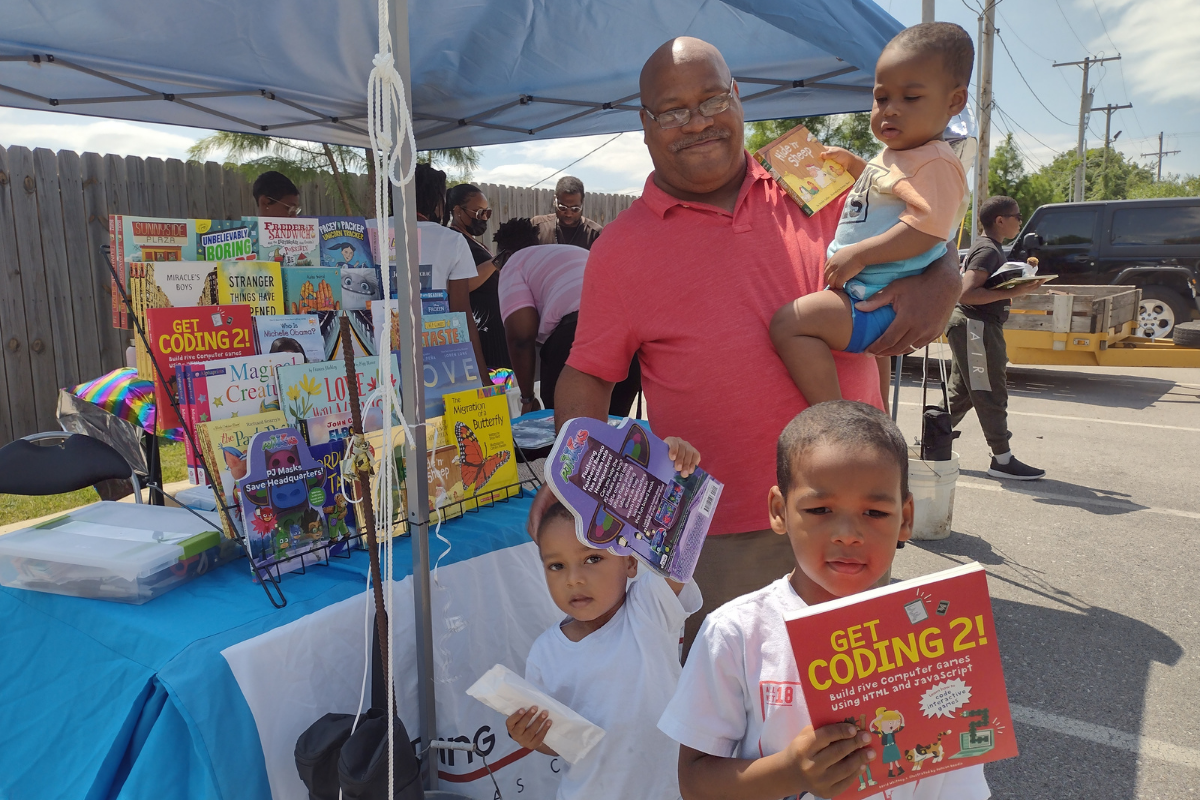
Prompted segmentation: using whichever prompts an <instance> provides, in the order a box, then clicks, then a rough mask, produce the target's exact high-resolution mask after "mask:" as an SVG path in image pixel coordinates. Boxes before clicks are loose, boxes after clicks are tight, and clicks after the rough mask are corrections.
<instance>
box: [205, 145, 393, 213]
mask: <svg viewBox="0 0 1200 800" xmlns="http://www.w3.org/2000/svg"><path fill="white" fill-rule="evenodd" d="M221 153H223V154H224V155H225V158H226V159H227V161H226V164H225V165H226V166H227V167H232V168H234V169H236V170H237V171H239V172H241V173H242V174H243V175H245V176H246V179H247V180H251V181H252V180H254V179H255V178H257V177H258V176H259V174H261V173H263V172H266V171H268V170H275V171H276V172H281V173H283V174H284V175H286V176H288V177H289V178H291V179H292V182H293V183H295V184H297V185H300V184H302V183H310V182H313V181H316V182H318V183H320V184H322V185H323V186H325V189H326V191H328V192H330V193H331V194H332V193H334V192H336V193H337V195H338V196H340V198H341V200H342V204H343V205H344V206H345V208H346V213H347V214H355V213H357V214H362V213H363V209H362V208H360V207H359V202H358V199H357V198H355V197H352V196H351V195H350V193H349V192H348V191H347V190H346V183H345V181H344V180H343V179H342V176H343V175H345V174H346V173H348V172H365V171H368V166H369V165H368V163H367V156H366V151H365V150H363V149H361V148H358V147H348V146H346V145H340V144H332V145H331V144H318V143H316V142H302V141H297V140H295V139H283V138H280V137H277V136H262V135H260V134H257V133H231V132H229V131H218V132H217V133H214V134H213V135H212V136H205V137H204V138H203V139H200V140H199V141H198V142H196V143H195V144H194V145H192V146H191V147H189V148H188V158H190V159H195V160H201V159H204V158H206V157H208V156H210V155H216V154H221Z"/></svg>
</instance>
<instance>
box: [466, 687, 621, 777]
mask: <svg viewBox="0 0 1200 800" xmlns="http://www.w3.org/2000/svg"><path fill="white" fill-rule="evenodd" d="M467 694H469V695H471V697H474V698H475V699H476V700H478V701H479V702H481V703H483V704H484V705H485V706H487V707H488V708H490V709H492V710H494V711H499V712H500V713H501V714H503V715H504V716H506V717H507V716H509V715H511V714H513V713H514V712H515V711H517V709H521V708H529V707H530V706H537V707H538V708H539V709H540V710H542V711H546V712H549V714H550V721H551V722H553V723H554V724H553V725H551V726H550V730H549V731H547V732H546V746H547V747H549V748H550V749H551V750H553V751H554V752H556V753H558V754H559V755H560V756H562V757H563V758H564V759H566V760H567V761H569V762H570V763H572V764H574V763H575V762H576V761H578V760H579V759H581V758H583V757H584V756H586V755H587V754H588V752H589V751H590V750H591V749H592V748H593V747H595V746H596V743H597V742H599V741H600V740H601V739H602V738H604V729H603V728H600V727H599V726H597V725H595V724H593V723H591V722H588V721H587V720H586V719H584V718H583V717H581V716H579V715H578V714H576V713H575V712H574V711H572V710H571V709H569V708H567V707H566V706H564V705H563V704H562V703H560V702H558V701H557V700H555V699H554V698H553V697H551V696H550V695H548V694H546V693H545V692H543V691H542V690H540V689H538V688H537V687H536V686H534V685H533V684H532V683H530V682H529V681H527V680H525V679H524V678H522V677H521V676H520V675H518V674H517V673H515V672H513V671H512V670H511V669H509V668H508V667H506V666H504V665H503V664H497V665H496V666H494V667H492V668H491V669H489V670H488V671H487V672H485V673H483V675H482V676H481V677H480V678H479V680H477V681H475V683H473V684H472V685H471V688H469V689H467Z"/></svg>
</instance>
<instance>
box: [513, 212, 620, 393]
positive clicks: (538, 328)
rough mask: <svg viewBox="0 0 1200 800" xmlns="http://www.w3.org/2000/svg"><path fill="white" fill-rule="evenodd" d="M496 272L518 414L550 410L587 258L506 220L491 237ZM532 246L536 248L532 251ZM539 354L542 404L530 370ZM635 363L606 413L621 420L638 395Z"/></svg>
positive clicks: (527, 225)
mask: <svg viewBox="0 0 1200 800" xmlns="http://www.w3.org/2000/svg"><path fill="white" fill-rule="evenodd" d="M493 238H494V240H495V242H496V251H497V253H496V259H495V260H496V261H497V262H499V263H500V264H502V265H503V267H504V268H503V270H501V272H500V286H499V294H500V318H501V319H503V320H504V331H505V336H506V337H507V339H508V352H509V357H510V358H511V360H512V365H513V372H514V373H515V374H516V378H517V385H518V386H520V387H521V413H522V414H524V413H527V412H529V411H536V410H537V409H538V408H539V407H544V408H554V387H555V385H556V384H557V383H558V375H559V373H560V372H562V368H563V366H564V365H565V364H566V363H567V357H568V356H570V354H571V345H572V343H573V342H574V341H575V327H576V324H577V323H578V321H579V298H580V295H581V294H582V291H583V270H584V266H585V265H586V264H587V257H588V252H587V250H584V249H583V248H582V247H574V246H572V245H561V244H546V245H543V244H539V242H538V230H537V227H536V226H534V225H533V223H532V222H531V221H530V220H528V219H525V218H517V219H510V220H509V221H508V222H505V223H504V224H503V225H501V226H500V227H499V228H498V229H497V231H496V234H495V236H494V237H493ZM535 245H536V246H535ZM539 346H540V348H541V362H542V363H541V381H542V385H541V392H540V394H541V398H542V402H541V404H540V406H539V404H538V401H537V398H535V397H534V396H533V383H534V371H535V369H534V365H535V356H536V355H537V349H538V347H539ZM641 387H642V379H641V371H640V370H639V369H638V363H637V357H636V356H635V357H634V359H633V363H632V364H631V365H630V368H629V375H628V376H627V377H626V378H625V380H624V381H621V382H620V383H618V384H617V385H616V386H615V387H614V389H613V395H612V399H611V401H610V403H609V413H610V414H615V415H617V416H625V415H626V414H628V413H629V408H630V406H632V405H633V401H634V399H635V398H636V397H637V394H638V392H639V391H641Z"/></svg>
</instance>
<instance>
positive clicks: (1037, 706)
mask: <svg viewBox="0 0 1200 800" xmlns="http://www.w3.org/2000/svg"><path fill="white" fill-rule="evenodd" d="M907 361H908V364H907V365H906V368H905V371H904V373H903V375H902V386H901V404H900V410H899V423H900V426H901V428H902V430H903V431H904V433H905V436H906V437H907V438H908V439H909V440H910V441H911V440H912V439H913V438H914V437H915V436H916V435H917V434H918V433H919V429H920V418H919V411H920V401H921V390H920V386H919V375H920V373H919V362H918V360H917V359H912V358H910V359H907ZM935 373H936V368H934V369H931V370H930V374H931V375H932V374H935ZM1008 377H1009V391H1010V401H1009V411H1010V419H1009V427H1010V430H1012V431H1013V439H1012V448H1013V453H1014V454H1015V455H1016V456H1017V458H1019V459H1021V460H1022V461H1024V462H1026V463H1028V464H1031V465H1034V466H1037V467H1041V468H1044V469H1045V470H1046V471H1047V476H1046V478H1045V479H1043V480H1040V481H1034V482H1012V481H1001V480H997V479H994V478H991V477H989V476H988V475H987V468H988V463H989V452H988V449H987V446H986V444H985V443H984V441H983V436H982V433H981V431H980V428H979V423H978V421H977V420H976V418H975V415H974V412H969V413H968V415H967V417H966V419H965V420H964V421H963V422H962V424H961V425H960V426H959V429H960V430H961V431H962V436H961V438H960V439H959V440H958V441H957V442H956V446H955V449H956V451H957V452H958V453H959V456H960V475H959V479H958V483H957V487H956V493H955V502H954V524H953V533H952V534H951V535H950V536H949V537H948V538H946V539H944V540H941V541H929V542H915V543H913V545H912V546H908V547H906V548H904V549H903V550H901V551H900V552H899V553H898V554H897V558H896V562H895V565H894V567H893V576H894V577H895V578H899V579H904V578H911V577H916V576H918V575H923V574H927V573H930V572H934V571H937V570H940V569H945V568H947V567H951V566H954V565H955V564H958V563H964V562H967V561H978V562H980V563H981V564H983V565H984V566H985V567H986V569H987V572H988V583H989V586H990V589H991V594H992V598H993V609H994V613H995V618H996V626H997V632H998V635H999V638H1000V642H1001V652H1002V655H1003V660H1004V669H1005V678H1006V681H1007V684H1008V690H1009V697H1010V701H1011V703H1012V704H1013V708H1012V710H1013V716H1014V718H1015V731H1016V734H1017V741H1018V745H1019V747H1020V750H1021V755H1020V757H1019V758H1016V759H1012V760H1009V761H1004V762H998V763H995V764H990V765H988V767H987V768H986V774H987V777H988V781H989V784H990V785H991V787H992V793H993V794H992V796H993V797H995V798H1023V799H1027V798H1056V799H1057V798H1063V799H1066V798H1089V799H1090V798H1096V797H1112V798H1166V799H1167V800H1172V799H1173V798H1185V797H1186V798H1191V797H1196V796H1197V795H1200V626H1198V624H1197V623H1198V621H1200V593H1198V592H1197V591H1196V588H1197V579H1196V570H1197V566H1198V564H1197V562H1198V561H1200V491H1198V488H1200V370H1196V369H1192V370H1184V369H1174V370H1170V369H1137V368H1123V369H1112V368H1099V367H1091V368H1089V367H1022V366H1010V367H1009V375H1008ZM932 388H933V387H932V386H931V389H932Z"/></svg>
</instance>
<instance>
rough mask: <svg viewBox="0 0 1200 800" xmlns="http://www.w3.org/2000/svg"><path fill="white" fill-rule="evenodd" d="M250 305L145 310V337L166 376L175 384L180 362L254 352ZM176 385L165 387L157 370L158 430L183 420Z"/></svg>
mask: <svg viewBox="0 0 1200 800" xmlns="http://www.w3.org/2000/svg"><path fill="white" fill-rule="evenodd" d="M250 317H251V314H250V306H248V305H225V306H185V307H182V308H150V309H147V310H146V338H147V339H149V340H150V354H151V355H152V356H153V357H154V360H155V361H156V362H158V367H159V369H161V370H162V377H165V378H166V379H167V380H168V381H169V382H170V383H171V384H174V383H175V366H176V365H177V364H195V363H197V362H200V361H211V360H212V359H214V358H224V357H226V356H252V355H254V352H255V351H254V333H253V328H252V327H251V326H252V323H251V320H250ZM175 391H176V388H175V386H173V385H172V386H166V385H164V384H163V381H162V378H161V377H159V375H158V374H157V373H156V374H155V376H154V402H155V405H156V407H157V420H158V432H159V433H163V432H164V431H168V430H170V429H171V428H178V427H179V426H180V425H182V424H183V423H182V422H181V421H180V419H179V416H178V415H177V414H176V413H175V410H174V409H173V408H172V407H171V397H172V395H174V394H175Z"/></svg>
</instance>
